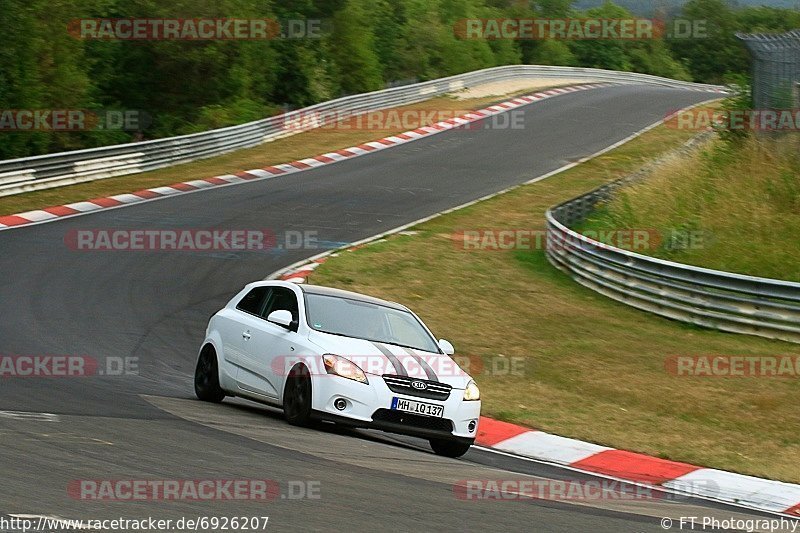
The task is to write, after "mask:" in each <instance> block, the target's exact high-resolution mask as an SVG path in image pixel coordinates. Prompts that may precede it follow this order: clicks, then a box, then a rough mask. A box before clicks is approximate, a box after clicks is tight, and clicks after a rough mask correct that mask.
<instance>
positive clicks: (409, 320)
mask: <svg viewBox="0 0 800 533" xmlns="http://www.w3.org/2000/svg"><path fill="white" fill-rule="evenodd" d="M386 319H387V320H388V321H389V327H390V328H391V335H392V336H393V337H395V338H398V339H409V338H412V337H413V336H414V335H416V334H417V332H418V329H419V326H418V324H417V323H416V322H415V321H414V319H413V317H412V316H411V315H401V314H391V315H386Z"/></svg>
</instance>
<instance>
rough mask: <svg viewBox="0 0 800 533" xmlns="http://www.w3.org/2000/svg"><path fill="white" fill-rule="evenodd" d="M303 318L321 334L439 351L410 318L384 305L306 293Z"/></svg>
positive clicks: (408, 315) (419, 325) (415, 321)
mask: <svg viewBox="0 0 800 533" xmlns="http://www.w3.org/2000/svg"><path fill="white" fill-rule="evenodd" d="M306 319H307V320H308V325H309V326H311V327H312V328H313V329H315V330H317V331H322V332H325V333H332V334H334V335H344V336H346V337H355V338H359V339H365V340H369V341H373V342H385V343H389V344H397V345H399V346H405V347H408V348H415V349H418V350H424V351H427V352H433V353H437V352H438V351H439V348H438V346H437V345H436V342H435V341H434V340H433V338H431V336H430V334H429V333H428V332H427V331H426V330H425V328H424V327H423V326H422V324H420V322H419V321H418V320H417V319H416V318H415V317H414V315H412V314H411V313H409V312H408V311H403V310H400V309H394V308H391V307H387V306H384V305H378V304H374V303H370V302H364V301H358V300H352V299H349V298H341V297H335V296H327V295H322V294H309V293H306Z"/></svg>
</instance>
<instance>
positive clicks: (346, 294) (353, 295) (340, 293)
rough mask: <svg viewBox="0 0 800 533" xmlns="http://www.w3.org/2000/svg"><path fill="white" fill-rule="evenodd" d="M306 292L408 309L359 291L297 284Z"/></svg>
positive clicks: (402, 309)
mask: <svg viewBox="0 0 800 533" xmlns="http://www.w3.org/2000/svg"><path fill="white" fill-rule="evenodd" d="M297 286H298V287H300V289H301V290H302V291H303V292H304V293H306V294H319V295H322V296H332V297H334V298H348V299H350V300H356V301H359V302H366V303H371V304H375V305H383V306H386V307H391V308H392V309H399V310H401V311H408V308H407V307H406V306H404V305H401V304H399V303H395V302H389V301H387V300H381V299H380V298H375V297H374V296H367V295H366V294H359V293H357V292H352V291H345V290H342V289H334V288H333V287H323V286H322V285H309V284H307V283H300V284H298V285H297Z"/></svg>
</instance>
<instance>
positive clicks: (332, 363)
mask: <svg viewBox="0 0 800 533" xmlns="http://www.w3.org/2000/svg"><path fill="white" fill-rule="evenodd" d="M322 362H323V363H324V364H325V372H327V373H328V374H333V375H335V376H340V377H343V378H345V379H352V380H353V381H358V382H360V383H369V381H367V375H366V374H364V371H363V370H361V369H360V368H359V367H358V365H356V364H355V363H354V362H352V361H350V360H348V359H345V358H344V357H340V356H338V355H333V354H329V353H326V354H325V355H323V356H322Z"/></svg>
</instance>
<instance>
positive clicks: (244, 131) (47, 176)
mask: <svg viewBox="0 0 800 533" xmlns="http://www.w3.org/2000/svg"><path fill="white" fill-rule="evenodd" d="M525 78H537V79H539V78H571V79H580V80H587V81H588V80H594V81H611V82H615V83H648V84H656V85H664V86H668V87H683V88H693V89H698V90H710V91H721V90H723V88H722V87H719V86H715V85H704V84H697V83H690V82H682V81H676V80H671V79H668V78H660V77H658V76H650V75H647V74H636V73H631V72H615V71H610V70H601V69H590V68H574V67H552V66H540V65H511V66H505V67H494V68H490V69H484V70H478V71H475V72H468V73H465V74H459V75H457V76H451V77H449V78H442V79H438V80H432V81H427V82H422V83H416V84H413V85H405V86H402V87H395V88H392V89H385V90H382V91H376V92H372V93H366V94H358V95H354V96H347V97H344V98H339V99H336V100H330V101H328V102H323V103H320V104H316V105H313V106H310V107H306V108H303V109H299V110H297V111H291V112H288V113H286V114H282V115H278V116H274V117H270V118H266V119H263V120H258V121H255V122H249V123H247V124H241V125H239V126H231V127H228V128H222V129H217V130H211V131H207V132H202V133H195V134H192V135H183V136H180V137H169V138H166V139H157V140H153V141H145V142H138V143H130V144H119V145H113V146H104V147H101V148H92V149H88V150H75V151H71V152H61V153H57V154H48V155H41V156H35V157H26V158H21V159H10V160H6V161H0V196H7V195H10V194H18V193H20V192H27V191H31V190H38V189H45V188H50V187H58V186H61V185H68V184H72V183H79V182H83V181H91V180H96V179H101V178H107V177H112V176H122V175H125V174H134V173H138V172H145V171H148V170H154V169H157V168H163V167H167V166H171V165H177V164H180V163H187V162H190V161H195V160H198V159H202V158H205V157H212V156H216V155H220V154H224V153H226V152H231V151H234V150H239V149H241V148H249V147H252V146H256V145H259V144H261V143H263V142H267V141H270V140H274V139H277V138H280V137H283V136H286V135H289V134H291V133H296V132H298V131H302V130H303V129H311V128H314V127H319V126H321V125H324V124H326V123H327V122H332V121H335V120H336V117H337V116H338V117H341V116H342V115H343V114H352V115H358V114H362V113H367V112H370V111H377V110H380V109H386V108H390V107H395V106H400V105H406V104H411V103H414V102H419V101H422V100H425V99H428V98H431V97H434V96H438V95H442V94H446V93H451V92H453V91H457V90H459V89H463V88H467V87H474V86H476V85H482V84H485V83H489V82H495V81H504V80H510V79H525ZM326 115H327V116H328V118H327V119H326ZM286 124H291V127H290V128H287V127H286Z"/></svg>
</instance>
